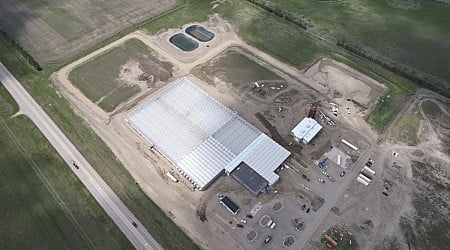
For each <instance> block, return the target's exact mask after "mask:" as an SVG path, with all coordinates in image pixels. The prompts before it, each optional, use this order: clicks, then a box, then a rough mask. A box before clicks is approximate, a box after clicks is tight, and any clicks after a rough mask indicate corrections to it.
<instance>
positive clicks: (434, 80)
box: [336, 37, 450, 97]
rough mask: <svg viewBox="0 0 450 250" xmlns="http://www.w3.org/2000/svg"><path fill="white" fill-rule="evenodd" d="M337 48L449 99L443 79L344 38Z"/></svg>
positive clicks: (449, 88)
mask: <svg viewBox="0 0 450 250" xmlns="http://www.w3.org/2000/svg"><path fill="white" fill-rule="evenodd" d="M336 44H337V45H338V46H339V47H341V48H344V49H346V50H348V51H350V52H353V53H355V54H357V55H359V56H361V57H364V58H366V59H367V60H369V61H371V62H373V63H376V64H378V65H380V66H381V67H383V68H385V69H387V70H389V71H392V72H393V73H396V74H397V75H399V76H402V77H404V78H406V79H408V80H410V81H412V82H414V83H417V84H418V85H420V86H422V87H424V88H428V89H431V90H433V91H435V92H437V93H439V94H441V95H443V96H446V97H450V87H449V86H448V84H447V82H446V81H445V80H444V79H441V78H438V77H436V76H433V75H430V74H427V73H424V72H421V71H419V70H417V69H415V68H413V67H410V66H407V65H405V64H402V63H399V62H396V61H394V60H392V59H390V58H388V57H385V56H381V55H379V54H377V53H376V52H374V51H372V50H369V49H367V48H365V47H364V46H362V45H360V44H356V43H353V42H351V41H348V40H346V39H345V38H342V37H341V38H339V39H338V41H337V43H336Z"/></svg>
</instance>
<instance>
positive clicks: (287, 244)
mask: <svg viewBox="0 0 450 250" xmlns="http://www.w3.org/2000/svg"><path fill="white" fill-rule="evenodd" d="M294 242H295V238H294V236H293V235H288V236H285V237H283V246H285V247H290V246H292V244H294Z"/></svg>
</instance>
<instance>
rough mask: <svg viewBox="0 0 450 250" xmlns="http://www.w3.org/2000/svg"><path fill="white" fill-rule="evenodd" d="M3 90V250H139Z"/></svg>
mask: <svg viewBox="0 0 450 250" xmlns="http://www.w3.org/2000/svg"><path fill="white" fill-rule="evenodd" d="M17 111H18V107H17V105H16V103H15V102H14V100H13V99H12V97H11V96H10V95H9V94H8V93H7V91H6V89H5V88H4V87H3V86H1V85H0V138H1V140H0V151H1V152H2V153H1V154H0V197H2V198H1V199H2V201H1V202H0V217H1V218H2V223H0V245H1V246H2V247H1V248H3V249H33V248H36V246H39V248H40V249H68V248H72V249H93V248H104V249H133V246H132V245H131V244H130V243H129V241H128V239H127V238H126V237H125V236H124V235H123V234H122V232H120V230H119V229H118V228H117V227H116V225H115V224H114V223H113V221H112V220H111V219H110V218H109V217H108V216H107V215H106V213H105V212H104V211H103V209H102V208H101V207H100V206H99V205H98V204H97V202H96V201H95V199H94V198H93V197H92V196H91V195H90V194H89V192H88V191H87V190H86V188H85V187H84V186H83V185H82V184H81V183H80V182H79V181H78V179H77V177H76V176H75V175H74V174H73V173H72V171H71V170H70V168H69V166H67V164H66V163H65V162H64V161H63V160H62V159H61V158H60V157H59V155H58V154H57V153H56V151H55V150H54V149H53V148H52V147H51V145H50V144H49V143H48V141H47V140H46V139H45V137H43V135H42V134H41V133H40V131H39V130H38V129H37V128H36V127H35V126H34V124H33V123H32V122H31V121H30V120H29V119H28V118H26V117H23V116H16V117H14V118H11V115H13V114H14V113H15V112H17Z"/></svg>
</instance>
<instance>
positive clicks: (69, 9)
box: [0, 0, 179, 63]
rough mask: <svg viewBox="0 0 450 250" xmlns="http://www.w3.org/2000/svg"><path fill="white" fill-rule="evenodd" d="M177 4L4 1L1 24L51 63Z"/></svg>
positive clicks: (169, 0) (172, 0)
mask: <svg viewBox="0 0 450 250" xmlns="http://www.w3.org/2000/svg"><path fill="white" fill-rule="evenodd" d="M178 4H179V1H178V0H153V1H145V0H131V1H123V0H112V1H92V0H91V1H83V2H78V1H76V2H74V1H67V0H63V1H59V0H36V1H35V0H20V1H14V0H5V1H1V2H0V23H1V24H2V27H1V28H2V29H4V31H5V32H6V33H8V34H9V36H10V37H12V38H13V39H14V40H16V41H18V42H19V43H20V44H21V45H22V46H23V47H24V48H25V50H27V51H28V52H29V53H31V55H32V56H33V57H34V58H35V59H36V60H37V61H40V62H44V63H49V62H56V61H65V60H66V59H67V58H72V57H73V56H75V55H76V54H78V53H79V52H81V51H84V50H86V49H88V48H89V47H91V46H92V45H94V44H96V43H98V42H100V41H102V40H104V39H106V38H108V37H110V36H112V35H114V34H116V33H118V32H120V31H122V30H124V29H126V28H129V27H132V26H134V25H137V24H139V23H142V22H143V21H145V20H147V19H150V18H152V17H155V16H157V15H158V14H161V13H163V12H165V11H168V10H170V9H172V8H174V7H175V6H177V5H178Z"/></svg>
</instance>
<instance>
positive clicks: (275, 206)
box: [273, 201, 283, 212]
mask: <svg viewBox="0 0 450 250" xmlns="http://www.w3.org/2000/svg"><path fill="white" fill-rule="evenodd" d="M282 207H283V204H282V203H281V202H280V201H278V202H276V203H275V204H273V211H274V212H279V211H280V210H281V208H282Z"/></svg>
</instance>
